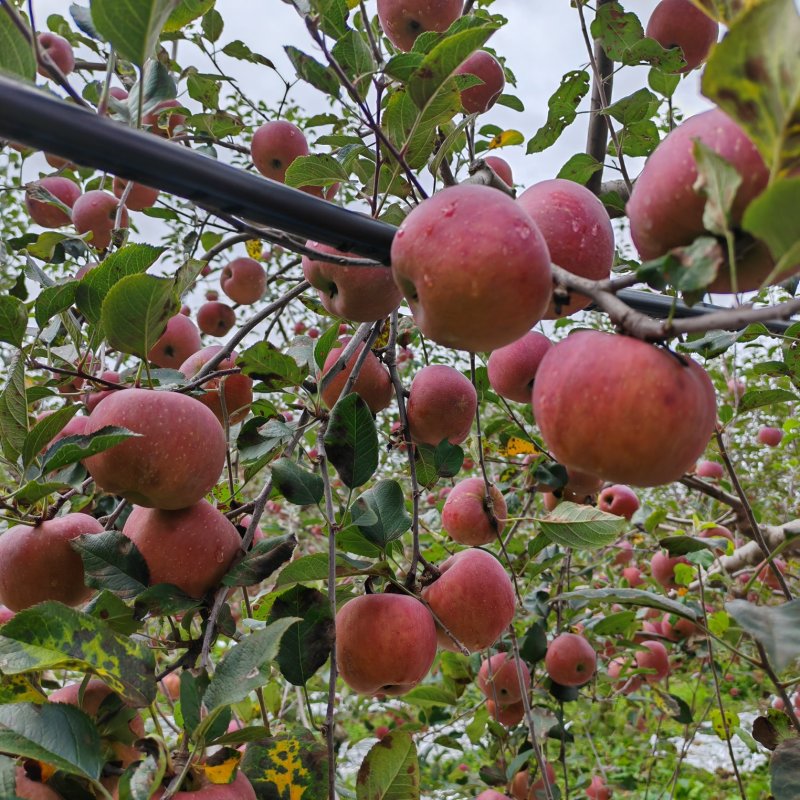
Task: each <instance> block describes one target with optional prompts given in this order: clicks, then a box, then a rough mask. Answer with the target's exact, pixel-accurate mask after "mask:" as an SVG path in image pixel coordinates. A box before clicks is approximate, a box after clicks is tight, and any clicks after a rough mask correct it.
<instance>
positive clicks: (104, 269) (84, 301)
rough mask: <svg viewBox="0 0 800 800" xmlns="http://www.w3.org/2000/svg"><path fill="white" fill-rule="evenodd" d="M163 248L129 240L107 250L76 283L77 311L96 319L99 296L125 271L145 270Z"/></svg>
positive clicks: (99, 305)
mask: <svg viewBox="0 0 800 800" xmlns="http://www.w3.org/2000/svg"><path fill="white" fill-rule="evenodd" d="M163 252H164V248H163V247H152V246H151V245H149V244H129V245H126V246H125V247H123V248H121V249H119V250H116V251H114V252H113V253H111V255H109V256H108V257H106V258H105V259H104V260H103V263H102V264H100V266H99V267H95V268H94V269H93V270H90V271H89V272H87V273H86V275H84V276H83V278H82V279H81V281H80V283H79V284H78V289H77V294H76V297H75V300H76V303H77V305H78V308H79V309H80V311H81V313H82V314H83V315H84V316H85V317H86V319H88V320H89V322H93V323H98V322H100V317H101V313H102V306H103V300H105V297H106V295H107V294H108V292H109V291H110V289H111V287H112V286H114V285H115V284H116V283H117V282H118V281H120V280H122V278H124V277H126V276H127V275H138V274H139V273H140V272H146V271H147V269H148V268H149V267H150V266H152V265H153V264H154V263H155V262H156V260H157V259H158V257H159V256H160V255H161V254H162V253H163Z"/></svg>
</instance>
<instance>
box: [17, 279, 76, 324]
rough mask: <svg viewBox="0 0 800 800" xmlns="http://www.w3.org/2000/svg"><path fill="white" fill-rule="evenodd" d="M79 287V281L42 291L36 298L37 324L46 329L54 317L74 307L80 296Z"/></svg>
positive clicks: (68, 282) (35, 314)
mask: <svg viewBox="0 0 800 800" xmlns="http://www.w3.org/2000/svg"><path fill="white" fill-rule="evenodd" d="M78 286H79V283H78V282H77V281H67V282H66V283H61V284H58V285H57V286H49V287H47V288H46V289H42V291H41V292H40V293H39V296H38V297H37V298H36V307H35V308H36V310H35V313H34V316H35V318H36V324H37V325H38V326H39V327H40V328H44V327H45V325H47V323H48V322H50V320H51V319H52V318H53V317H55V316H56V315H57V314H61V313H63V312H64V311H66V310H67V309H68V308H69V307H70V306H72V304H73V303H74V302H75V298H76V297H77V294H78ZM26 316H27V314H26Z"/></svg>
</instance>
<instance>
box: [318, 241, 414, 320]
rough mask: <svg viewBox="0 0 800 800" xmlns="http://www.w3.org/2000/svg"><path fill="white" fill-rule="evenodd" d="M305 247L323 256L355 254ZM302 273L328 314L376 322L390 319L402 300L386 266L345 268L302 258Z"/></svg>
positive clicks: (322, 247) (321, 246)
mask: <svg viewBox="0 0 800 800" xmlns="http://www.w3.org/2000/svg"><path fill="white" fill-rule="evenodd" d="M306 244H307V246H308V247H310V248H311V249H312V250H316V251H317V252H320V253H334V254H336V255H347V256H352V255H354V254H353V253H342V251H341V250H337V249H336V248H335V247H329V246H328V245H325V244H319V243H318V242H307V243H306ZM303 274H304V275H305V277H306V280H307V281H308V282H309V283H310V284H311V285H312V286H313V287H314V288H315V289H316V290H317V296H318V297H319V300H320V302H321V303H322V305H323V307H324V308H325V310H326V311H328V312H329V313H330V314H333V315H334V316H337V317H344V319H349V320H351V321H353V322H374V321H375V320H378V319H382V318H383V317H388V316H389V314H391V313H392V311H394V310H395V309H396V308H397V307H398V306H399V305H400V303H401V301H402V300H403V295H402V292H401V291H400V289H398V287H397V284H396V283H395V282H394V279H393V278H392V271H391V270H390V269H388V268H387V267H345V266H342V265H341V264H333V263H331V262H330V261H318V260H312V259H311V258H309V257H308V256H303Z"/></svg>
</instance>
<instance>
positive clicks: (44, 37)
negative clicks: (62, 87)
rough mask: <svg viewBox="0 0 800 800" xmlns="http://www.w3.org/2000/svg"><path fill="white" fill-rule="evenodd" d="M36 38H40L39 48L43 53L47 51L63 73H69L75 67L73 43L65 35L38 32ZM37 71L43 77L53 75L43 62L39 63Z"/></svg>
mask: <svg viewBox="0 0 800 800" xmlns="http://www.w3.org/2000/svg"><path fill="white" fill-rule="evenodd" d="M36 38H37V39H38V40H39V50H40V51H41V52H42V55H44V54H45V53H46V54H47V55H48V56H50V60H51V61H52V62H53V63H54V64H55V65H56V66H57V67H58V68H59V69H60V70H61V74H62V75H69V74H70V72H72V70H74V69H75V54H74V53H73V52H72V45H71V44H70V43H69V42H68V41H67V40H66V39H65V38H64V37H63V36H58V35H57V34H55V33H50V32H49V31H48V32H46V33H40V34H38V35H37V37H36ZM37 71H38V72H39V74H40V75H41V76H42V77H43V78H49V77H51V75H50V73H49V71H48V70H47V68H46V67H45V66H44V65H43V64H39V67H38V70H37Z"/></svg>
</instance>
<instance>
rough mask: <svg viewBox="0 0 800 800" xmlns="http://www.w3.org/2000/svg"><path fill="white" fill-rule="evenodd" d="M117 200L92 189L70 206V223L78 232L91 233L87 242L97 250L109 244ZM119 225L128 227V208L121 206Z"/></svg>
mask: <svg viewBox="0 0 800 800" xmlns="http://www.w3.org/2000/svg"><path fill="white" fill-rule="evenodd" d="M118 206H119V201H118V200H117V198H116V197H114V195H113V194H109V193H108V192H104V191H101V190H100V189H94V190H92V191H91V192H86V194H82V195H81V196H80V197H79V198H78V199H77V200H76V201H75V205H73V206H72V223H73V225H75V230H76V231H78V233H81V234H83V233H90V232H91V234H92V236H91V239H90V240H89V243H90V244H91V245H92V246H93V247H95V248H96V249H97V250H105V249H106V248H107V247H108V246H109V244H111V232H112V230H113V229H114V222H115V220H116V217H117V208H118ZM120 225H121V226H122V227H123V228H127V227H128V210H127V208H125V207H124V206H123V209H122V217H121V218H120Z"/></svg>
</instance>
